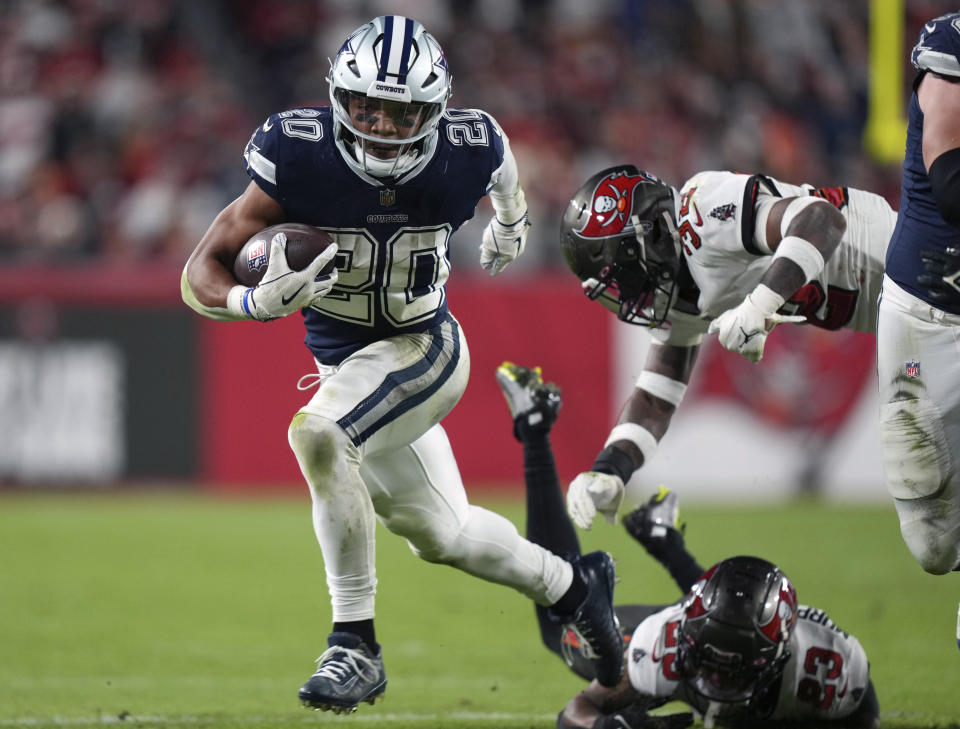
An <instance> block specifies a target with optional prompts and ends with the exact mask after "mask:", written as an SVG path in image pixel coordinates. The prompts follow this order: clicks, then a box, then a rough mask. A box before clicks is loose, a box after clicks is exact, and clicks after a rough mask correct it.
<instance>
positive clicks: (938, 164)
mask: <svg viewBox="0 0 960 729" xmlns="http://www.w3.org/2000/svg"><path fill="white" fill-rule="evenodd" d="M927 177H928V178H929V179H930V187H931V188H933V197H934V198H935V199H936V201H937V210H939V211H940V215H941V217H942V218H943V219H944V220H945V221H947V222H948V223H950V225H956V226H960V147H955V148H954V149H951V150H948V151H946V152H944V153H943V154H941V155H940V156H939V157H937V158H936V159H935V160H934V161H933V164H931V165H930V170H929V171H928V172H927Z"/></svg>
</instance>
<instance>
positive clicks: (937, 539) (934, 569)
mask: <svg viewBox="0 0 960 729" xmlns="http://www.w3.org/2000/svg"><path fill="white" fill-rule="evenodd" d="M942 524H943V522H942V521H940V520H937V519H930V518H925V517H923V516H920V517H919V518H914V519H909V520H905V519H903V518H901V520H900V533H901V534H902V535H903V541H904V542H906V544H907V548H908V549H909V550H910V553H911V554H912V555H913V558H914V559H915V560H917V562H918V563H919V564H920V566H921V567H922V568H923V569H924V571H926V572H929V573H930V574H932V575H945V574H947V572H950V571H952V570H955V569H957V567H960V543H958V538H960V534H958V531H960V529H958V528H957V527H954V528H953V529H946V530H945V529H944V528H943V527H942V526H941V525H942Z"/></svg>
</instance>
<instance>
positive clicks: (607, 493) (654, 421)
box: [567, 342, 700, 529]
mask: <svg viewBox="0 0 960 729" xmlns="http://www.w3.org/2000/svg"><path fill="white" fill-rule="evenodd" d="M699 349H700V347H699V345H698V344H692V345H690V346H682V347H681V346H677V345H672V344H661V343H659V342H654V343H652V344H651V346H650V350H649V352H648V353H647V361H646V362H645V363H644V367H643V371H642V372H641V373H640V377H639V378H637V384H636V387H635V388H634V390H633V393H632V394H631V395H630V398H629V399H628V400H627V402H626V404H625V405H624V407H623V410H622V411H621V413H620V420H619V422H618V423H617V425H616V426H614V428H613V430H611V431H610V435H609V436H608V437H607V440H606V442H605V443H604V447H603V450H601V451H600V453H599V454H598V455H597V458H596V460H595V461H594V462H593V466H592V467H591V468H590V470H589V471H585V472H584V473H581V474H580V475H578V476H577V477H576V478H575V479H574V480H573V481H572V482H571V483H570V487H569V488H568V489H567V511H568V513H569V514H570V518H571V519H573V523H574V524H576V525H577V526H578V527H580V528H581V529H590V527H591V526H592V525H593V519H594V517H595V516H596V515H597V512H598V511H599V512H600V513H601V514H603V516H604V517H605V518H606V519H607V521H609V522H610V523H614V522H616V515H617V511H618V509H619V508H620V504H621V502H622V501H623V492H624V486H625V484H626V483H627V481H629V480H630V476H631V475H632V474H633V472H634V471H635V470H637V469H638V468H640V467H641V466H642V465H643V464H644V463H646V462H647V461H648V460H649V459H650V457H651V456H652V455H653V453H654V451H655V450H656V448H657V444H658V443H659V441H660V439H661V438H662V437H663V435H664V433H666V431H667V428H668V427H669V425H670V419H671V418H672V417H673V413H674V411H675V410H676V408H677V406H678V405H679V404H680V401H681V400H682V398H683V395H684V393H685V391H686V388H687V383H688V382H689V381H690V374H691V372H692V371H693V365H694V363H695V362H696V359H697V352H698V351H699Z"/></svg>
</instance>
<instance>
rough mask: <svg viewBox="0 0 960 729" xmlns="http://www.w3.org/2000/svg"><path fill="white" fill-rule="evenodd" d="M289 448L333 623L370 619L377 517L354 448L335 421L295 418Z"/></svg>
mask: <svg viewBox="0 0 960 729" xmlns="http://www.w3.org/2000/svg"><path fill="white" fill-rule="evenodd" d="M288 436H289V439H290V447H291V448H292V449H293V452H294V454H296V456H297V462H298V463H299V464H300V470H301V471H302V472H303V476H304V478H305V479H306V480H307V483H308V484H309V486H310V497H311V500H312V502H313V530H314V533H315V534H316V535H317V541H318V542H319V543H320V551H321V552H322V553H323V564H324V569H325V571H326V575H327V589H328V590H329V591H330V598H331V600H332V604H333V619H334V621H338V622H339V621H354V620H366V619H369V618H372V617H373V616H374V596H375V595H376V591H377V573H376V549H375V541H374V533H375V530H376V517H375V516H374V512H373V505H372V504H371V503H370V496H369V494H368V493H367V490H366V486H365V485H364V483H363V480H362V479H361V478H360V456H359V453H358V452H357V447H356V446H355V445H353V443H351V442H350V439H349V438H348V437H347V435H346V433H344V432H343V430H342V429H341V428H340V427H339V426H338V425H337V424H336V423H335V422H333V421H331V420H328V419H326V418H323V417H320V416H318V415H311V414H308V413H303V412H300V413H297V415H296V416H295V417H294V419H293V422H292V423H291V424H290V430H289V432H288Z"/></svg>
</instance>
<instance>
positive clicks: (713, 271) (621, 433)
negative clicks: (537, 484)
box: [561, 164, 897, 529]
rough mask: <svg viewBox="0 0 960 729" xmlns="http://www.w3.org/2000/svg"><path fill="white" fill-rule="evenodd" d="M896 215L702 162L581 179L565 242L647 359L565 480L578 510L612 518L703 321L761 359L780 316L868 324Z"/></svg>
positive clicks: (658, 429) (675, 393) (580, 272)
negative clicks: (680, 175) (666, 174)
mask: <svg viewBox="0 0 960 729" xmlns="http://www.w3.org/2000/svg"><path fill="white" fill-rule="evenodd" d="M896 220H897V215H896V213H895V212H894V211H893V210H892V209H891V207H890V206H889V204H887V202H886V201H885V200H884V199H883V198H882V197H880V196H879V195H875V194H872V193H869V192H865V191H862V190H855V189H851V188H845V187H835V188H819V189H817V188H813V187H811V186H806V185H803V186H798V185H791V184H788V183H785V182H781V181H779V180H775V179H772V178H770V177H766V176H764V175H746V174H735V173H732V172H724V171H708V172H701V173H699V174H697V175H694V176H693V177H692V178H691V179H689V180H687V182H686V183H684V184H683V186H682V187H681V188H680V189H679V190H676V189H674V188H673V187H671V186H669V185H668V184H666V183H665V182H663V181H661V180H660V179H659V178H657V177H656V176H654V175H652V174H650V173H649V172H645V171H643V170H640V169H638V168H637V167H636V166H634V165H630V164H625V165H618V166H616V167H610V168H608V169H605V170H602V171H600V172H598V173H596V174H595V175H593V176H592V177H590V179H588V180H587V181H586V182H585V183H584V184H583V185H582V186H581V187H580V189H579V190H577V192H576V194H575V195H574V197H573V199H572V200H571V201H570V204H569V206H568V207H567V210H566V212H565V214H564V217H563V222H562V226H561V247H562V251H563V256H564V259H565V260H566V262H567V265H568V266H569V267H570V269H571V270H572V271H573V273H575V274H576V275H577V276H578V277H579V278H580V280H581V282H582V286H583V289H584V291H585V293H586V294H587V296H589V297H590V298H591V299H594V300H596V301H598V302H600V303H601V304H603V305H604V306H606V307H607V308H608V309H610V310H611V311H613V312H614V313H615V314H616V315H617V316H618V317H619V318H620V319H621V320H622V321H625V322H628V323H631V324H640V325H643V326H647V327H649V328H650V332H651V334H652V336H653V341H652V346H651V347H650V349H649V352H648V355H647V360H646V362H645V364H644V366H643V370H642V371H641V373H640V375H639V377H638V379H637V382H636V386H635V388H634V390H633V392H632V394H631V396H630V398H629V400H628V401H627V402H626V404H625V405H624V407H623V409H622V411H621V414H620V418H619V422H618V423H617V425H615V426H614V428H613V429H612V430H611V431H610V434H609V436H608V437H607V439H606V442H605V443H604V444H603V448H602V450H601V451H600V453H599V455H598V456H597V458H596V460H595V461H594V464H593V466H592V467H591V468H590V470H589V471H586V472H584V473H581V474H580V475H578V476H577V477H576V478H575V479H574V480H573V481H572V482H571V484H570V488H569V489H568V492H567V506H568V509H569V511H570V516H571V518H572V519H573V521H574V522H575V523H576V525H577V526H579V527H580V528H582V529H589V528H590V526H591V524H592V522H593V519H594V517H595V516H596V514H597V512H598V511H599V512H600V513H602V514H603V515H604V516H605V517H606V518H607V519H608V520H609V521H611V522H613V521H615V519H616V513H617V510H618V508H619V506H620V503H621V501H622V499H623V493H624V484H625V483H626V482H627V481H628V480H629V479H630V476H631V475H632V474H633V472H634V471H635V470H637V469H638V468H640V467H641V466H642V465H643V464H644V463H645V462H646V461H647V460H649V459H650V457H651V456H652V455H653V453H654V451H655V450H656V448H657V445H658V443H659V441H660V439H661V438H662V437H663V435H664V433H665V432H666V431H667V428H668V427H669V424H670V419H671V417H672V415H673V413H674V411H675V409H676V408H677V406H678V405H679V404H680V402H681V400H682V399H683V396H684V393H685V391H686V388H687V383H688V382H689V380H690V374H691V372H692V371H693V367H694V365H695V362H696V358H697V352H698V350H699V348H700V343H701V341H702V338H703V336H704V335H705V334H708V333H717V334H718V335H719V341H720V343H721V344H722V345H723V346H724V347H725V348H726V349H728V350H732V351H734V352H739V353H740V354H742V355H743V356H745V357H747V358H748V359H749V360H751V361H752V362H759V361H760V359H761V357H762V356H763V349H764V345H765V343H766V339H767V335H768V334H769V332H770V331H771V329H772V328H773V327H774V326H775V325H776V324H778V323H782V322H805V323H806V324H808V325H811V326H816V327H822V328H824V329H833V330H836V329H840V328H848V329H852V330H856V331H862V332H871V333H873V332H874V331H875V327H876V320H877V303H876V302H877V295H878V293H879V291H880V283H881V281H882V277H883V268H884V256H885V253H886V250H887V244H888V242H889V240H890V236H891V234H892V233H893V229H894V226H895V225H896Z"/></svg>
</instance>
